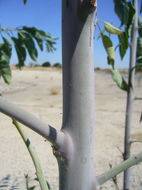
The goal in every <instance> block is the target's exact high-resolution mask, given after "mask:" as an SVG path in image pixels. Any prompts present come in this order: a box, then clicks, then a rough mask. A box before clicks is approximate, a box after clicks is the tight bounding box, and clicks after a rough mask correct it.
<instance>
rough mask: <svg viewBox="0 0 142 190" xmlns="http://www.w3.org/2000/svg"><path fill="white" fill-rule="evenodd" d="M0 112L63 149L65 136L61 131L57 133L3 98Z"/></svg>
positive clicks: (0, 103) (0, 100)
mask: <svg viewBox="0 0 142 190" xmlns="http://www.w3.org/2000/svg"><path fill="white" fill-rule="evenodd" d="M0 111H1V112H2V113H4V114H6V115H8V116H10V117H11V118H14V119H16V120H17V121H19V122H20V123H22V124H24V125H26V126H27V127H29V128H30V129H32V130H33V131H35V132H37V133H38V134H40V135H41V136H43V137H44V138H46V139H47V140H48V141H49V142H51V143H52V144H53V145H54V146H55V147H57V148H58V149H60V148H61V147H62V148H63V147H64V144H65V141H66V135H65V134H64V133H63V132H62V131H57V130H56V129H55V128H53V127H51V126H50V125H48V124H46V123H44V122H42V121H41V120H40V119H38V118H37V117H35V116H34V115H33V114H31V113H29V112H27V111H25V110H24V109H22V108H19V107H18V106H16V105H14V104H13V103H11V102H9V101H8V100H6V99H5V98H3V97H0Z"/></svg>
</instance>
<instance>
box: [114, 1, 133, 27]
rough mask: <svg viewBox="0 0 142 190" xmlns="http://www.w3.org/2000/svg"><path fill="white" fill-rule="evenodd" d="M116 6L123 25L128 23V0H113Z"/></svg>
mask: <svg viewBox="0 0 142 190" xmlns="http://www.w3.org/2000/svg"><path fill="white" fill-rule="evenodd" d="M113 2H114V8H115V12H116V14H117V16H118V17H119V19H120V21H121V25H123V24H127V19H128V14H129V6H128V2H127V0H113Z"/></svg>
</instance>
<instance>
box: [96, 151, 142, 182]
mask: <svg viewBox="0 0 142 190" xmlns="http://www.w3.org/2000/svg"><path fill="white" fill-rule="evenodd" d="M141 161H142V152H141V153H139V154H137V155H135V156H133V157H131V158H129V159H128V160H126V161H124V162H122V163H121V164H119V165H118V166H115V167H114V168H111V169H110V170H108V171H106V172H105V173H103V174H102V175H100V176H98V177H97V179H98V183H99V184H100V185H102V184H104V183H105V182H106V181H108V180H110V179H111V178H113V177H115V176H116V175H118V174H119V173H121V172H123V171H124V170H126V169H128V168H130V167H132V166H134V165H136V164H138V163H139V162H141Z"/></svg>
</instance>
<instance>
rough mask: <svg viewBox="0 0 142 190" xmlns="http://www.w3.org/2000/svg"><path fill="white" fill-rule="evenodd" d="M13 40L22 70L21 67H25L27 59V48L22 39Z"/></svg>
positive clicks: (13, 38)
mask: <svg viewBox="0 0 142 190" xmlns="http://www.w3.org/2000/svg"><path fill="white" fill-rule="evenodd" d="M11 39H12V40H13V42H14V46H15V49H16V53H17V56H18V66H19V68H21V67H23V66H24V61H25V59H26V49H25V46H24V44H23V42H22V41H21V39H18V38H15V37H12V38H11Z"/></svg>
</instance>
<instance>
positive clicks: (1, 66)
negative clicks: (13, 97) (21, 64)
mask: <svg viewBox="0 0 142 190" xmlns="http://www.w3.org/2000/svg"><path fill="white" fill-rule="evenodd" d="M0 76H2V77H3V79H4V81H5V83H7V84H10V82H11V77H12V76H11V69H10V66H9V63H8V62H3V61H1V60H0Z"/></svg>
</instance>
